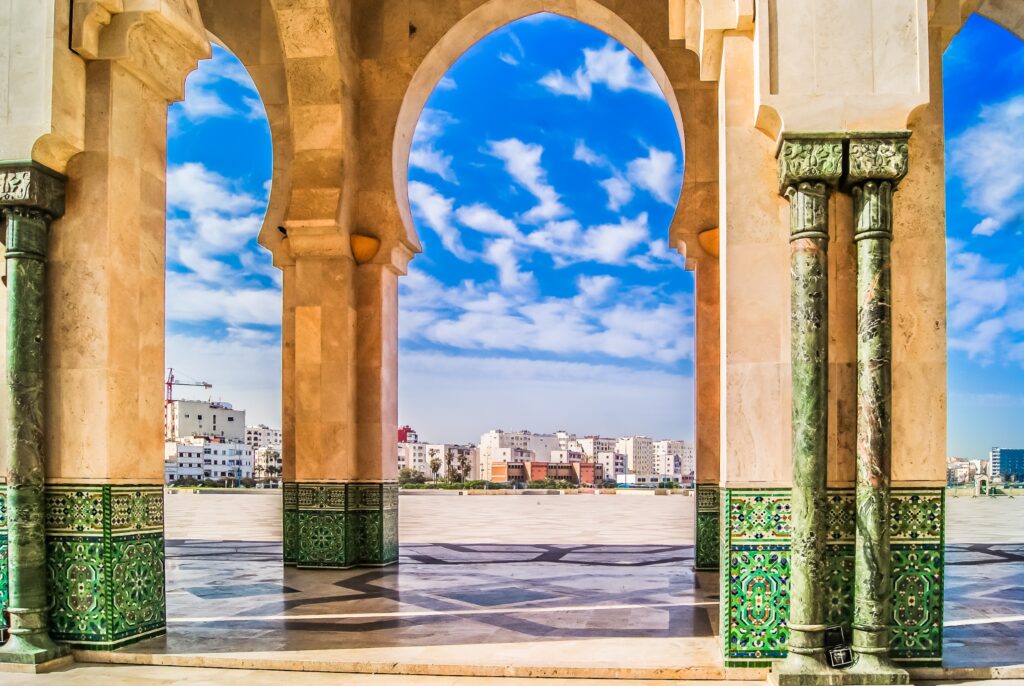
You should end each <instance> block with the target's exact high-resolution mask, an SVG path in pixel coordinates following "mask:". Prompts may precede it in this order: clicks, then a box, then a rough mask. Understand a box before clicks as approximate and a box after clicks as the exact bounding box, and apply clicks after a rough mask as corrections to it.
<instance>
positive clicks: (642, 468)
mask: <svg viewBox="0 0 1024 686" xmlns="http://www.w3.org/2000/svg"><path fill="white" fill-rule="evenodd" d="M615 452H617V453H622V454H623V455H625V456H626V469H627V470H628V471H629V472H632V473H633V474H644V475H649V474H654V473H655V471H654V441H652V440H651V439H650V438H648V437H647V436H626V437H624V438H620V439H619V440H618V441H616V444H615Z"/></svg>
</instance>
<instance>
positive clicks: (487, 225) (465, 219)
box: [455, 202, 522, 240]
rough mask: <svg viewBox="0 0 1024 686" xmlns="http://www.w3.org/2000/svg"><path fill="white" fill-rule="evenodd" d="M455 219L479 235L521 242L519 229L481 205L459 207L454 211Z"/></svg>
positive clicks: (492, 210)
mask: <svg viewBox="0 0 1024 686" xmlns="http://www.w3.org/2000/svg"><path fill="white" fill-rule="evenodd" d="M455 217H456V219H458V220H459V222H460V223H462V224H464V225H465V226H468V227H469V228H471V229H475V230H476V231H479V232H480V233H487V234H493V235H497V236H507V237H509V238H516V239H518V240H522V234H521V233H519V227H517V226H516V224H515V222H513V221H512V220H511V219H508V218H507V217H504V216H502V215H501V214H499V213H498V212H496V211H495V210H494V209H493V208H491V207H488V206H487V205H484V204H483V203H479V202H478V203H474V204H472V205H465V206H463V207H460V208H459V209H457V210H456V211H455Z"/></svg>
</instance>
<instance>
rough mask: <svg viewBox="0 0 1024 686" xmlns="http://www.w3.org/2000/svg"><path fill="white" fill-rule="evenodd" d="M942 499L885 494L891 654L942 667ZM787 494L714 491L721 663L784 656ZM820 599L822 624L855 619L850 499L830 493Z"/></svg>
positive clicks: (926, 492) (937, 491) (931, 494)
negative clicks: (718, 510) (718, 509)
mask: <svg viewBox="0 0 1024 686" xmlns="http://www.w3.org/2000/svg"><path fill="white" fill-rule="evenodd" d="M944 495H945V491H944V489H942V488H925V489H893V493H892V525H891V565H892V580H893V627H892V650H893V656H894V657H896V658H897V660H898V661H899V662H901V663H905V664H907V663H909V664H914V665H930V664H935V665H939V664H941V661H942V592H943V573H944V570H943V554H942V546H943V538H944V521H945V516H944V514H945V513H944ZM789 508H790V506H789V491H788V489H766V490H758V489H722V516H723V521H722V524H721V527H722V536H721V566H722V574H721V584H722V593H721V598H722V601H721V602H722V612H721V617H722V631H721V636H722V639H723V643H724V646H723V647H724V651H725V662H726V666H731V667H755V666H768V665H769V664H771V661H772V660H775V659H779V658H783V657H785V656H786V644H787V642H788V640H789V630H788V628H787V626H786V622H787V619H788V610H789V564H790V557H789V542H790V538H789V537H790V523H791V522H790V509H789ZM828 508H829V542H828V547H829V551H828V555H827V558H826V559H827V572H826V573H827V577H828V578H827V580H826V593H827V605H828V621H829V623H835V624H845V625H846V628H847V636H850V635H851V634H850V632H849V627H850V622H851V620H852V618H853V554H854V553H853V540H854V531H855V527H856V518H855V508H854V494H853V492H852V491H849V490H835V491H830V493H829V500H828Z"/></svg>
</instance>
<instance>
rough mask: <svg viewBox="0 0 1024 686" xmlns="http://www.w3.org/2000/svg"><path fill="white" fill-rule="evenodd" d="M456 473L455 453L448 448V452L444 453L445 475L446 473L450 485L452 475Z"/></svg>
mask: <svg viewBox="0 0 1024 686" xmlns="http://www.w3.org/2000/svg"><path fill="white" fill-rule="evenodd" d="M454 471H455V451H454V450H453V449H451V448H448V449H447V450H446V451H444V473H445V476H446V477H447V479H448V482H449V483H451V480H452V473H453V472H454Z"/></svg>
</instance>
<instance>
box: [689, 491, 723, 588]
mask: <svg viewBox="0 0 1024 686" xmlns="http://www.w3.org/2000/svg"><path fill="white" fill-rule="evenodd" d="M718 491H719V488H718V484H697V486H696V498H697V515H696V519H695V526H696V536H695V540H696V543H697V545H696V549H695V551H694V567H695V568H696V569H698V570H715V569H718V539H719V531H718V520H719V519H720V517H721V514H720V513H719V492H718Z"/></svg>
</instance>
